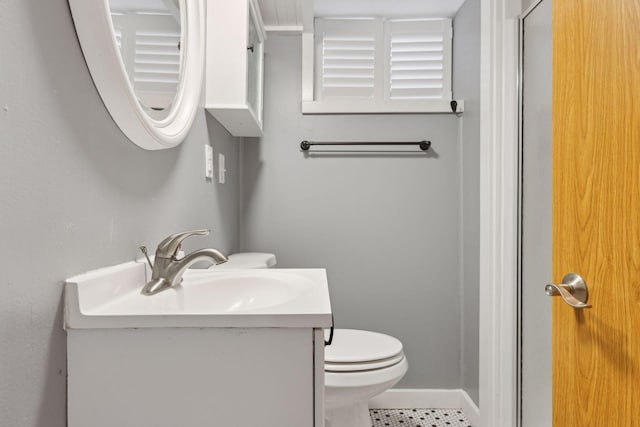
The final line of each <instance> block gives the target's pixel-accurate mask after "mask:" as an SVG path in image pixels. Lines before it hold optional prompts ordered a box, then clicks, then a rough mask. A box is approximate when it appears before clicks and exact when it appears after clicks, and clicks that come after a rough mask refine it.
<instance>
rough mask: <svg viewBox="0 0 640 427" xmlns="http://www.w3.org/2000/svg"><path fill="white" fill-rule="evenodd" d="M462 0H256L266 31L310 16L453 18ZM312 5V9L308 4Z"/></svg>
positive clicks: (294, 26)
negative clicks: (307, 15)
mask: <svg viewBox="0 0 640 427" xmlns="http://www.w3.org/2000/svg"><path fill="white" fill-rule="evenodd" d="M464 1H465V0H315V1H313V0H258V3H259V5H260V9H261V11H262V19H263V21H264V24H265V27H266V30H267V31H301V29H302V26H303V24H304V19H305V15H306V14H310V13H311V11H312V10H313V16H390V17H411V16H420V17H438V18H445V17H449V18H451V17H453V16H454V15H455V14H456V12H457V11H458V9H459V8H460V6H462V3H464ZM311 5H313V9H312V7H311Z"/></svg>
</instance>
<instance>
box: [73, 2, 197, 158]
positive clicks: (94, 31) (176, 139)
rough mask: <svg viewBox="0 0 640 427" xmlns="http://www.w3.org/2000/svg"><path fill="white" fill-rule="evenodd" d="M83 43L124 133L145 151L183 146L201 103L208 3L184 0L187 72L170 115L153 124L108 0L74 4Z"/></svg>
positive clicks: (103, 94)
mask: <svg viewBox="0 0 640 427" xmlns="http://www.w3.org/2000/svg"><path fill="white" fill-rule="evenodd" d="M69 6H70V8H71V15H72V17H73V21H74V25H75V27H76V33H77V34H78V40H79V41H80V46H81V48H82V52H83V54H84V58H85V61H86V63H87V67H88V68H89V71H90V73H91V78H92V79H93V82H94V84H95V86H96V89H97V90H98V93H99V94H100V97H101V98H102V102H103V103H104V105H105V106H106V107H107V110H108V111H109V114H110V115H111V117H112V118H113V120H114V121H115V122H116V124H117V125H118V127H119V128H120V130H122V132H123V133H124V134H125V135H126V136H127V137H128V138H129V139H130V140H131V141H132V142H133V143H134V144H136V145H138V146H139V147H141V148H144V149H145V150H162V149H166V148H172V147H175V146H176V145H179V144H180V143H181V142H182V141H183V140H184V138H185V137H186V135H187V133H188V132H189V130H190V128H191V125H192V123H193V120H194V118H195V115H196V112H197V108H198V106H199V104H200V99H201V92H202V82H203V78H204V55H205V50H204V43H205V41H204V31H205V11H204V4H203V0H180V31H181V46H185V48H184V51H183V54H182V72H181V76H180V83H179V84H178V90H177V93H176V97H175V99H174V102H173V104H172V107H171V110H170V112H169V115H168V116H167V117H166V118H164V119H162V120H154V119H152V118H151V117H149V116H148V115H147V113H146V112H145V111H144V110H143V108H142V106H141V105H140V103H139V102H138V99H137V97H136V95H135V92H134V90H133V86H132V85H131V83H130V81H129V78H128V77H127V73H126V71H125V68H124V63H123V61H122V57H121V55H120V52H119V50H118V47H117V46H116V41H115V33H114V31H113V23H112V20H111V12H110V8H109V0H69Z"/></svg>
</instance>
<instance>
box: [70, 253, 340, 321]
mask: <svg viewBox="0 0 640 427" xmlns="http://www.w3.org/2000/svg"><path fill="white" fill-rule="evenodd" d="M144 283H146V269H145V265H144V264H142V263H138V262H130V263H125V264H120V265H118V266H114V267H109V268H105V269H100V270H95V271H93V272H89V273H86V274H83V275H80V276H76V277H73V278H70V279H68V280H67V281H66V282H65V328H66V329H74V328H79V329H83V328H142V327H328V326H331V307H330V303H329V293H328V287H327V278H326V272H325V270H324V269H264V270H222V271H215V270H187V271H186V272H185V274H184V275H183V281H182V284H181V285H180V286H177V287H175V288H171V289H168V290H166V291H163V292H160V293H158V294H156V295H153V296H145V295H142V294H141V293H140V290H141V289H142V287H143V286H144Z"/></svg>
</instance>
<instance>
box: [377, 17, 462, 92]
mask: <svg viewBox="0 0 640 427" xmlns="http://www.w3.org/2000/svg"><path fill="white" fill-rule="evenodd" d="M432 22H434V21H391V22H390V25H389V28H390V34H389V35H388V37H389V57H390V58H389V97H390V99H443V98H445V97H446V96H449V94H448V93H447V94H445V88H446V86H447V79H446V77H445V76H446V74H445V73H447V72H448V67H447V66H446V61H445V60H446V57H445V48H446V46H445V37H444V34H443V30H442V28H433V25H429V24H430V23H432ZM436 22H437V24H440V22H441V21H436ZM437 27H441V25H437ZM447 91H448V90H447Z"/></svg>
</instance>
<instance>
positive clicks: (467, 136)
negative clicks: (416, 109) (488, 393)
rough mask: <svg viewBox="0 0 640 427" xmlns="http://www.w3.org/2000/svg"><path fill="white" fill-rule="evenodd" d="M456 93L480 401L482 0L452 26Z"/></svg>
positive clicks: (466, 271)
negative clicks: (459, 108) (460, 110)
mask: <svg viewBox="0 0 640 427" xmlns="http://www.w3.org/2000/svg"><path fill="white" fill-rule="evenodd" d="M453 32H454V34H455V36H454V38H453V91H454V97H455V98H460V99H464V102H465V111H464V114H463V115H462V116H461V118H460V134H459V138H460V144H461V149H460V152H461V154H462V155H461V157H460V162H461V164H460V171H461V175H462V180H461V185H462V189H461V190H462V194H461V196H462V197H461V201H460V204H461V206H460V210H461V213H462V216H461V219H462V222H461V233H460V235H461V236H462V238H461V241H460V245H461V270H460V273H461V278H460V284H461V294H462V311H461V313H462V334H461V348H462V358H461V372H462V386H463V388H464V389H465V390H466V391H467V393H469V396H470V397H471V398H472V399H473V400H474V401H475V402H476V403H477V402H478V374H479V370H478V369H479V365H478V357H479V345H480V344H479V333H480V330H479V327H478V323H479V304H478V301H479V283H478V280H479V275H480V271H479V270H480V265H479V256H480V186H479V182H480V162H479V161H478V159H479V158H480V0H467V1H465V2H464V4H463V5H462V7H461V8H460V10H459V11H458V13H457V14H456V16H455V19H454V21H453Z"/></svg>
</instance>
